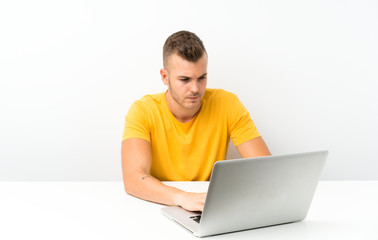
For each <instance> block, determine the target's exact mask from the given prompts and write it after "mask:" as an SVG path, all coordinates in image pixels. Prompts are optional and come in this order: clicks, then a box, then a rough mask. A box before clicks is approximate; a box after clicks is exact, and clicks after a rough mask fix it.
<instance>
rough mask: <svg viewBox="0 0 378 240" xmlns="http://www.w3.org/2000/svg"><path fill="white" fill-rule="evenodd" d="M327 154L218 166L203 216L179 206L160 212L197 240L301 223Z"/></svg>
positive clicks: (237, 162) (211, 179)
mask: <svg viewBox="0 0 378 240" xmlns="http://www.w3.org/2000/svg"><path fill="white" fill-rule="evenodd" d="M327 155H328V151H317V152H308V153H297V154H289V155H279V156H278V155H277V156H266V157H257V158H245V159H235V160H226V161H219V162H216V163H215V164H214V167H213V171H212V174H211V178H210V183H209V188H208V192H207V196H206V201H205V206H204V209H203V212H202V213H201V212H189V211H186V210H184V209H183V208H181V207H177V206H170V207H164V208H162V209H161V212H162V214H163V215H165V216H166V217H168V218H169V219H171V220H173V221H174V222H176V223H178V224H179V225H181V226H182V227H184V228H185V229H187V230H189V231H190V232H192V233H193V234H194V235H195V236H197V237H205V236H210V235H217V234H223V233H230V232H235V231H242V230H248V229H254V228H261V227H267V226H274V225H279V224H284V223H291V222H297V221H301V220H303V219H305V218H306V215H307V212H308V210H309V208H310V204H311V201H312V198H313V196H314V193H315V190H316V186H317V184H318V180H319V177H320V174H321V172H322V169H323V166H324V164H325V161H326V158H327Z"/></svg>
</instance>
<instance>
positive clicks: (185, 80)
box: [180, 78, 189, 82]
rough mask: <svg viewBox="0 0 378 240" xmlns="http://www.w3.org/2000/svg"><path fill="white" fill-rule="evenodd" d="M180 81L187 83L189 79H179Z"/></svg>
mask: <svg viewBox="0 0 378 240" xmlns="http://www.w3.org/2000/svg"><path fill="white" fill-rule="evenodd" d="M180 81H183V82H187V81H189V79H188V78H181V79H180Z"/></svg>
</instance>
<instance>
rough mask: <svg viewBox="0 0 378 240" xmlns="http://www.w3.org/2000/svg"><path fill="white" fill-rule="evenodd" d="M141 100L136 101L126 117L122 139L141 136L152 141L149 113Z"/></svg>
mask: <svg viewBox="0 0 378 240" xmlns="http://www.w3.org/2000/svg"><path fill="white" fill-rule="evenodd" d="M144 108H145V107H144V106H143V104H142V103H141V102H140V101H136V102H134V103H133V104H132V105H131V107H130V109H129V111H128V113H127V115H126V117H125V128H124V131H123V136H122V141H124V140H126V139H129V138H141V139H145V140H147V141H149V142H151V131H150V124H149V119H148V114H147V112H148V111H146V110H145V109H144Z"/></svg>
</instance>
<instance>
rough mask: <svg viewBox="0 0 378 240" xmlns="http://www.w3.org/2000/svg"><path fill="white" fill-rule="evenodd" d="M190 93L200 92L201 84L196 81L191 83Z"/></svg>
mask: <svg viewBox="0 0 378 240" xmlns="http://www.w3.org/2000/svg"><path fill="white" fill-rule="evenodd" d="M190 91H191V92H194V93H196V92H198V91H199V83H198V81H196V80H193V81H191V83H190Z"/></svg>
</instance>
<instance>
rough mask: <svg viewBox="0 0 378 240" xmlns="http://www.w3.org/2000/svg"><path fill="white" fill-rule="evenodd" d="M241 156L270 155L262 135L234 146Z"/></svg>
mask: <svg viewBox="0 0 378 240" xmlns="http://www.w3.org/2000/svg"><path fill="white" fill-rule="evenodd" d="M236 149H238V151H239V153H240V155H241V157H242V158H250V157H262V156H269V155H271V153H270V151H269V149H268V147H267V146H266V144H265V142H264V139H263V138H262V137H257V138H254V139H252V140H249V141H247V142H244V143H242V144H240V145H238V146H237V147H236Z"/></svg>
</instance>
